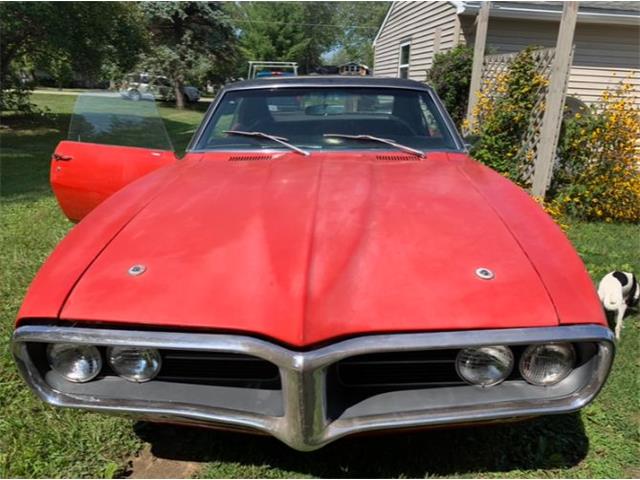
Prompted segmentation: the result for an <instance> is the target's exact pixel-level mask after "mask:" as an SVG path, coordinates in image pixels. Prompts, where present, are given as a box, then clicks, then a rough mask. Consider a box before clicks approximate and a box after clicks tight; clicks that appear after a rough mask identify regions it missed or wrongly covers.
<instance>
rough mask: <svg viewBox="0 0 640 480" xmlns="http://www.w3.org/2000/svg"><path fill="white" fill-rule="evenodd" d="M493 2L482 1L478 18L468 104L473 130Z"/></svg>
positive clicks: (468, 113) (469, 118)
mask: <svg viewBox="0 0 640 480" xmlns="http://www.w3.org/2000/svg"><path fill="white" fill-rule="evenodd" d="M490 5H491V2H482V5H481V6H480V12H479V13H478V17H477V18H476V38H475V43H474V46H473V66H472V69H471V85H470V86H469V103H468V105H467V124H468V125H469V127H468V129H469V130H471V129H472V127H473V123H474V122H475V119H474V118H473V110H474V108H475V106H476V104H477V103H478V92H479V91H480V87H481V85H480V82H481V81H482V64H483V62H484V49H485V46H486V43H487V27H488V25H489V8H490Z"/></svg>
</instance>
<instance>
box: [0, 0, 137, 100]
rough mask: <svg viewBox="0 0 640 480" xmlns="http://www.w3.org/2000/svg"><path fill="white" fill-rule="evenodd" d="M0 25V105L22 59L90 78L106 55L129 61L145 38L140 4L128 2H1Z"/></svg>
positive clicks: (16, 82) (15, 84) (16, 83)
mask: <svg viewBox="0 0 640 480" xmlns="http://www.w3.org/2000/svg"><path fill="white" fill-rule="evenodd" d="M0 30H1V31H2V35H0V85H1V89H2V95H1V97H0V108H1V109H5V108H6V107H7V99H8V98H10V97H11V96H15V93H16V88H18V90H22V87H23V86H24V82H23V78H22V75H21V69H22V68H25V67H26V66H27V65H31V66H37V67H39V68H43V69H45V70H47V71H50V72H52V73H54V74H55V73H56V72H57V73H58V74H59V75H69V74H70V72H76V73H81V74H83V75H86V76H88V77H92V78H95V77H96V76H97V75H98V74H99V72H100V69H101V66H102V65H103V64H104V63H105V62H107V61H112V62H114V63H117V64H119V65H121V66H122V67H123V68H126V67H131V66H133V65H134V64H135V62H136V56H137V54H138V52H139V51H140V50H141V49H142V48H143V46H144V43H145V30H144V25H143V22H142V16H141V13H140V10H139V8H138V6H137V4H135V3H127V2H2V3H0ZM23 93H24V92H21V93H20V94H23ZM27 103H28V102H27Z"/></svg>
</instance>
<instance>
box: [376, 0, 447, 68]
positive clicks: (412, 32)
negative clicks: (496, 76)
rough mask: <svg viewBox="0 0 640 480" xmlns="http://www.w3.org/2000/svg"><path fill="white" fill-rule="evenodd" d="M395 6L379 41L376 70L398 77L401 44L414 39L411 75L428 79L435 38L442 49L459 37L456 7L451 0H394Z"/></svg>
mask: <svg viewBox="0 0 640 480" xmlns="http://www.w3.org/2000/svg"><path fill="white" fill-rule="evenodd" d="M391 9H392V10H391V12H390V13H389V16H388V18H387V22H386V24H385V26H384V29H383V31H382V32H380V35H379V36H378V39H377V41H376V45H375V55H374V74H375V75H376V76H381V77H397V76H398V65H399V61H400V44H401V43H404V42H406V41H410V42H411V58H410V62H409V78H410V79H411V80H417V81H424V80H425V78H426V75H427V70H428V69H429V68H430V67H431V63H432V60H433V55H434V41H435V43H436V48H439V49H440V51H444V50H448V49H450V48H452V47H453V46H454V45H455V44H456V43H457V41H458V38H457V37H458V36H459V32H460V28H459V26H457V23H458V22H459V20H458V16H457V14H456V9H455V7H454V6H453V5H451V4H450V3H449V2H394V3H393V4H392V6H391ZM438 31H439V35H438ZM438 36H439V40H438ZM438 44H439V47H438Z"/></svg>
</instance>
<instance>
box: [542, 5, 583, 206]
mask: <svg viewBox="0 0 640 480" xmlns="http://www.w3.org/2000/svg"><path fill="white" fill-rule="evenodd" d="M578 3H579V2H565V3H564V7H563V9H562V18H561V20H560V29H559V31H558V39H557V41H556V53H555V57H554V59H553V63H552V64H551V75H550V77H549V87H548V88H549V91H548V93H547V103H546V105H545V110H544V115H543V117H542V126H541V127H540V143H539V144H538V150H537V154H536V159H535V163H534V173H533V184H532V186H531V193H532V194H533V195H535V196H539V197H544V195H545V193H546V191H547V188H548V186H549V182H550V181H551V176H552V175H553V163H554V161H555V157H556V148H557V143H558V136H559V133H560V126H561V124H562V113H563V108H564V97H565V92H566V86H567V77H568V75H569V69H570V68H571V58H572V55H571V52H572V49H573V33H574V31H575V28H576V20H577V17H578Z"/></svg>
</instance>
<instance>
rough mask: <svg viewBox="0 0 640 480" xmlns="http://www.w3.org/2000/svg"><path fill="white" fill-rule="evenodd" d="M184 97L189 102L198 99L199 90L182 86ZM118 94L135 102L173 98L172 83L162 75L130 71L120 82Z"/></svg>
mask: <svg viewBox="0 0 640 480" xmlns="http://www.w3.org/2000/svg"><path fill="white" fill-rule="evenodd" d="M182 93H183V94H184V96H185V99H186V100H187V101H188V102H190V103H195V102H197V101H198V100H200V91H199V90H198V89H197V88H196V87H193V86H190V85H185V86H184V87H182ZM120 94H121V95H122V96H123V97H125V98H128V99H129V100H133V101H134V102H137V101H139V100H170V99H172V98H173V95H174V92H173V85H172V84H171V81H170V80H169V79H168V78H167V77H165V76H164V75H150V74H148V73H130V74H129V75H127V77H126V79H125V80H124V82H123V84H122V88H121V89H120Z"/></svg>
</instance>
